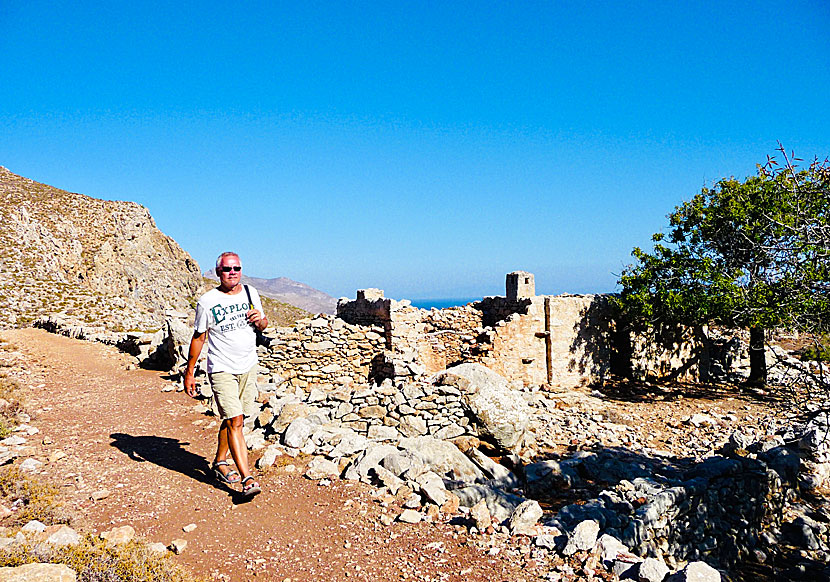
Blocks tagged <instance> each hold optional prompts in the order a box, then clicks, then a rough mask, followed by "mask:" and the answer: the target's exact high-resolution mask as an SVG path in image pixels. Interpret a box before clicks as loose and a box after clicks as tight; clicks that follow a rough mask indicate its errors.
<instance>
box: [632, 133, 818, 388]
mask: <svg viewBox="0 0 830 582" xmlns="http://www.w3.org/2000/svg"><path fill="white" fill-rule="evenodd" d="M781 154H782V157H783V160H784V163H783V165H780V164H779V163H778V162H777V161H776V159H775V158H773V157H768V159H767V162H766V164H764V165H759V166H758V173H757V175H756V176H751V177H748V178H746V179H745V180H743V181H740V180H737V179H735V178H724V179H722V180H720V181H718V182H717V183H716V184H715V185H714V186H713V187H711V188H703V189H702V190H701V192H700V193H699V194H697V195H696V196H694V198H692V199H691V200H689V201H688V202H684V203H683V204H681V205H680V206H678V207H676V208H675V210H674V211H673V212H672V213H671V214H669V215H668V220H669V224H668V229H667V232H661V233H657V234H655V235H654V236H653V237H652V239H653V241H654V247H653V249H652V251H651V252H646V251H644V250H642V249H640V248H635V249H634V251H633V252H632V255H633V256H634V258H635V259H636V260H637V262H636V263H635V264H633V265H630V266H628V267H627V268H626V269H625V270H624V271H623V273H622V275H621V277H620V285H621V286H622V292H621V294H620V297H619V305H620V307H621V308H622V310H623V312H624V313H625V314H626V316H627V319H628V320H629V321H630V322H632V323H633V324H634V325H638V326H640V327H641V328H646V327H650V326H657V325H660V324H685V325H703V324H719V325H722V326H728V327H734V328H749V329H750V330H751V331H755V332H756V335H757V332H758V331H759V330H764V329H769V328H773V327H775V328H790V329H802V330H809V331H813V332H817V331H820V330H825V329H827V328H828V323H830V321H828V313H829V312H828V293H830V222H828V209H830V164H828V161H827V160H826V159H825V160H824V161H819V160H817V159H816V160H814V161H813V162H812V163H811V164H810V165H809V166H808V167H806V168H804V169H799V168H798V166H797V165H796V162H798V161H800V160H796V159H794V158H792V157H791V156H787V155H786V152H784V151H783V148H782V149H781ZM760 337H763V334H762V333H761V336H760ZM761 358H762V359H763V346H761ZM753 375H755V376H756V377H757V376H759V375H760V379H763V376H764V375H765V373H764V372H763V371H760V372H759V371H757V370H756V371H754V372H753Z"/></svg>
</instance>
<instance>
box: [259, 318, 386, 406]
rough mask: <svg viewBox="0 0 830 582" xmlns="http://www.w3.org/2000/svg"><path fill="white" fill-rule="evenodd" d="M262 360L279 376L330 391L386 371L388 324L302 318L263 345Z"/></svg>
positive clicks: (302, 386)
mask: <svg viewBox="0 0 830 582" xmlns="http://www.w3.org/2000/svg"><path fill="white" fill-rule="evenodd" d="M258 350H259V361H260V364H261V365H262V366H264V367H265V368H267V369H268V370H269V372H270V373H271V374H272V375H273V376H276V377H277V378H275V380H276V381H278V382H282V381H287V382H288V383H289V384H290V385H291V386H293V387H295V388H300V389H302V390H304V391H306V392H309V391H311V390H312V389H314V388H320V389H324V390H326V391H330V390H332V389H334V388H335V387H338V386H344V385H345V386H348V385H352V384H357V385H366V384H368V383H370V381H372V380H373V379H374V377H375V375H377V374H382V373H383V370H382V362H380V361H379V358H378V355H379V354H380V355H382V354H383V353H384V351H385V350H386V336H385V330H384V329H383V328H382V327H379V326H372V325H369V326H361V325H351V324H348V323H346V322H344V321H343V320H340V319H337V318H334V317H331V316H327V315H320V316H318V317H316V318H314V319H311V320H308V319H306V320H301V321H300V322H298V323H297V325H296V326H295V327H293V328H277V332H276V337H275V338H274V339H273V340H272V341H271V344H270V346H269V347H268V348H265V347H260V348H258Z"/></svg>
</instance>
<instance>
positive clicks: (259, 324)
mask: <svg viewBox="0 0 830 582" xmlns="http://www.w3.org/2000/svg"><path fill="white" fill-rule="evenodd" d="M245 317H246V318H247V319H248V323H250V324H251V325H253V326H254V327H255V328H257V329H258V330H260V331H262V330H263V329H265V328H266V327H267V326H268V318H267V317H265V315H263V314H262V313H261V312H260V311H259V309H251V310H249V311H248V313H246V314H245Z"/></svg>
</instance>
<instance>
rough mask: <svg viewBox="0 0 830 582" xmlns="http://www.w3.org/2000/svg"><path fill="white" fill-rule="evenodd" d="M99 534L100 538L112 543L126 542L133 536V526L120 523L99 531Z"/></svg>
mask: <svg viewBox="0 0 830 582" xmlns="http://www.w3.org/2000/svg"><path fill="white" fill-rule="evenodd" d="M99 535H100V536H101V539H103V540H106V541H107V542H108V543H110V544H113V545H121V544H128V543H130V542H131V541H132V540H133V538H135V528H134V527H133V526H131V525H122V526H120V527H114V528H112V529H111V530H107V531H105V532H101V533H100V534H99Z"/></svg>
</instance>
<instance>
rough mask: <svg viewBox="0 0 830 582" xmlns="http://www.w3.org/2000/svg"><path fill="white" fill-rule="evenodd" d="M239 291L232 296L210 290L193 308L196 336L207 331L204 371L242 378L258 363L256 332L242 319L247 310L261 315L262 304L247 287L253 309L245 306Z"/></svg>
mask: <svg viewBox="0 0 830 582" xmlns="http://www.w3.org/2000/svg"><path fill="white" fill-rule="evenodd" d="M239 288H240V289H241V291H240V292H239V293H236V294H234V295H230V294H228V293H223V292H222V291H220V290H219V289H218V288H217V289H211V290H210V291H208V292H207V293H205V294H204V295H202V297H201V298H200V299H199V302H198V303H197V304H196V325H195V327H196V332H197V333H202V332H205V331H207V332H208V333H207V345H208V353H207V371H208V374H212V373H213V372H230V373H231V374H243V373H245V372H247V371H248V370H250V369H251V368H253V367H254V365H256V363H257V355H256V332H255V331H254V327H253V326H252V325H251V324H250V323H248V320H247V319H245V314H246V313H247V312H248V310H249V309H258V310H259V311H260V312H261V313H264V312H263V310H262V301H261V300H260V298H259V293H257V290H256V289H254V288H253V287H251V286H250V285H248V289H249V290H250V291H251V301H252V302H253V307H252V306H251V305H249V304H248V295H247V293H245V288H244V287H243V286H242V285H240V286H239Z"/></svg>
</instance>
